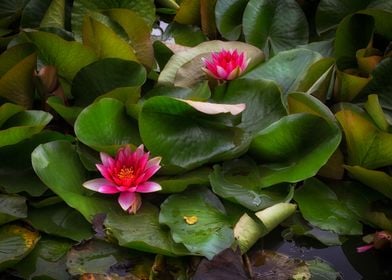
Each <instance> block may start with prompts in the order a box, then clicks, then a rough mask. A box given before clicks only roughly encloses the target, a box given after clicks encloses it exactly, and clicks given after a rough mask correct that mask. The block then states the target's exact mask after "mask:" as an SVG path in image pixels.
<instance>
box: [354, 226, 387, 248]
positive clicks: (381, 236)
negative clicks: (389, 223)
mask: <svg viewBox="0 0 392 280" xmlns="http://www.w3.org/2000/svg"><path fill="white" fill-rule="evenodd" d="M387 248H389V249H391V248H392V232H391V231H387V230H383V231H376V232H375V233H374V235H373V242H372V243H370V244H368V245H364V246H360V247H357V253H363V252H366V251H369V250H370V249H387Z"/></svg>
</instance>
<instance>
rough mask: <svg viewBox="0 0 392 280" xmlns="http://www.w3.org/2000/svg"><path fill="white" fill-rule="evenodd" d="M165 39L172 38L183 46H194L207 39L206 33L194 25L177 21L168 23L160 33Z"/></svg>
mask: <svg viewBox="0 0 392 280" xmlns="http://www.w3.org/2000/svg"><path fill="white" fill-rule="evenodd" d="M162 39H163V40H165V41H170V40H173V39H174V41H175V42H176V44H178V45H181V46H185V47H196V46H197V45H199V44H201V43H203V42H205V41H208V40H207V37H206V35H205V34H204V33H203V32H202V31H201V29H200V28H199V27H198V26H196V25H185V24H180V23H178V22H175V21H174V22H172V23H170V24H169V25H168V26H167V28H166V29H165V32H164V33H163V34H162Z"/></svg>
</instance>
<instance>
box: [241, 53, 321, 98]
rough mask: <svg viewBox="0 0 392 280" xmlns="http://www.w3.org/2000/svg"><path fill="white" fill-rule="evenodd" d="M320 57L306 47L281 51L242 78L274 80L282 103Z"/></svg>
mask: <svg viewBox="0 0 392 280" xmlns="http://www.w3.org/2000/svg"><path fill="white" fill-rule="evenodd" d="M321 58H322V57H321V55H320V54H319V53H316V52H314V51H311V50H306V49H293V50H289V51H282V52H280V53H279V54H277V55H275V56H274V57H273V58H271V59H270V60H268V61H267V62H266V63H263V64H260V65H259V66H257V67H256V68H254V69H252V70H251V71H249V72H248V73H247V74H245V75H243V76H242V78H245V79H251V80H258V79H260V78H262V79H266V80H272V81H275V82H276V83H277V84H278V85H279V86H280V88H281V90H282V93H283V96H284V97H283V98H282V99H283V103H284V104H286V99H285V97H286V95H287V93H289V92H292V91H295V90H297V88H298V87H299V86H300V84H301V81H302V80H303V79H304V78H305V77H306V74H307V73H308V71H309V69H310V67H311V66H312V65H313V63H315V62H317V61H318V60H320V59H321ZM293 69H295V71H293Z"/></svg>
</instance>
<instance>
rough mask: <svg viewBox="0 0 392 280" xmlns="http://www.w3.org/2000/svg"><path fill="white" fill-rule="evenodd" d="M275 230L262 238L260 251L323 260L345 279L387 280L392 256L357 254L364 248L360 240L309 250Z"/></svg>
mask: <svg viewBox="0 0 392 280" xmlns="http://www.w3.org/2000/svg"><path fill="white" fill-rule="evenodd" d="M280 232H281V229H279V228H278V229H276V230H275V231H273V232H271V233H270V234H268V236H266V237H265V238H264V241H263V243H264V244H263V247H264V249H268V250H274V251H277V252H279V253H282V254H285V255H288V256H290V257H293V258H299V259H303V260H311V259H315V258H321V259H323V260H325V261H327V262H328V263H329V264H330V265H331V266H332V267H333V268H334V269H335V270H336V271H338V272H340V273H341V274H342V277H343V279H345V280H361V279H364V280H365V279H366V280H391V279H392V253H391V252H390V251H389V252H382V251H377V250H369V251H367V252H365V253H360V254H359V253H357V252H356V248H357V247H359V246H362V245H364V242H363V241H362V239H361V237H359V236H357V237H352V238H350V239H349V240H347V241H346V242H345V243H344V244H343V246H333V247H321V246H318V247H312V246H310V245H309V244H304V243H303V242H301V244H299V243H298V242H289V241H285V240H283V238H282V237H281V236H280Z"/></svg>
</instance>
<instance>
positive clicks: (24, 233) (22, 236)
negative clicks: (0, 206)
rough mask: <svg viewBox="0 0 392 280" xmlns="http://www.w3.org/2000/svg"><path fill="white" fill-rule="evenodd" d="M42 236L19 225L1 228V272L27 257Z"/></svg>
mask: <svg viewBox="0 0 392 280" xmlns="http://www.w3.org/2000/svg"><path fill="white" fill-rule="evenodd" d="M39 238H40V236H39V233H38V232H37V231H32V230H28V229H27V228H24V227H21V226H17V225H5V226H2V227H1V228H0V271H3V270H4V269H6V268H8V267H11V266H13V265H15V264H16V263H18V262H19V261H20V260H21V259H23V258H24V257H25V256H27V255H28V254H29V253H30V252H31V251H32V250H33V249H34V247H35V245H36V243H37V241H38V240H39Z"/></svg>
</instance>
